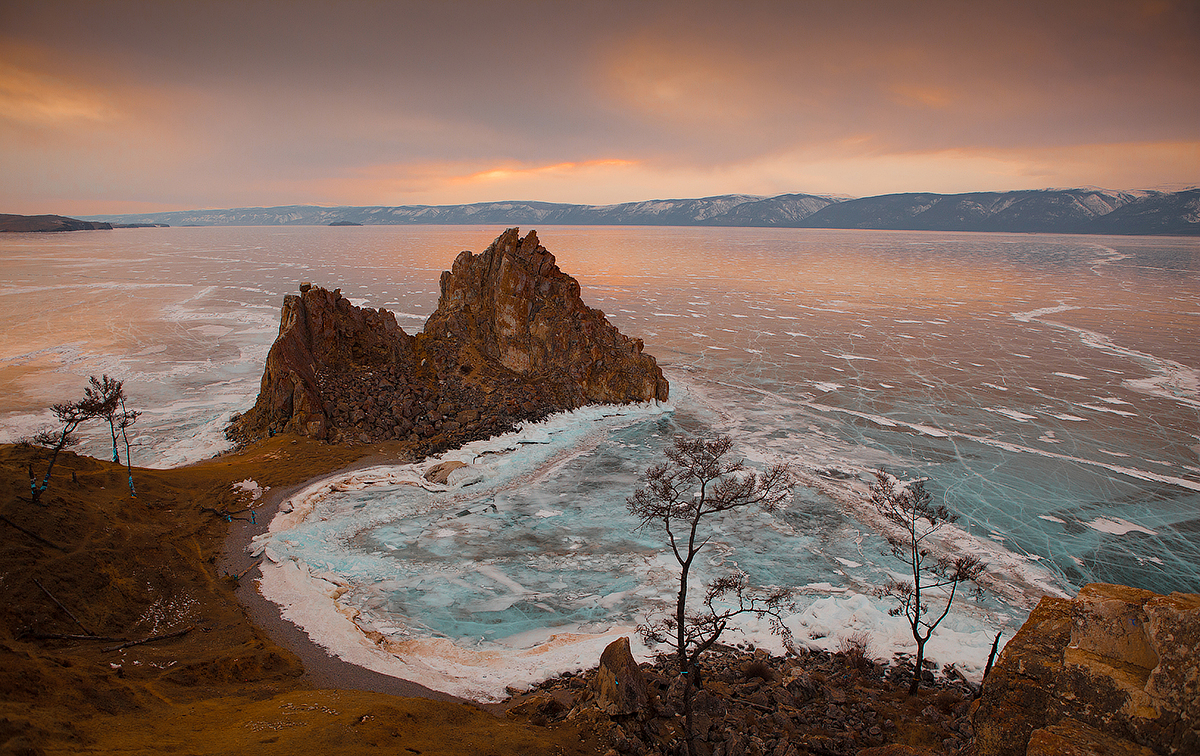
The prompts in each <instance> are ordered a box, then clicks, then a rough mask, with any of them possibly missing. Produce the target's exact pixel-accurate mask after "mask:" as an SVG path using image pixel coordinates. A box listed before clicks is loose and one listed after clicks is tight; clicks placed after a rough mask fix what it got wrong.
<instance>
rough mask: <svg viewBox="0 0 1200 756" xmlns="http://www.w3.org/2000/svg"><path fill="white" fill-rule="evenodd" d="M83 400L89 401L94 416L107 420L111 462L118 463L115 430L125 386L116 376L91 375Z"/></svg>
mask: <svg viewBox="0 0 1200 756" xmlns="http://www.w3.org/2000/svg"><path fill="white" fill-rule="evenodd" d="M84 401H86V402H89V403H90V406H91V407H92V408H93V410H94V412H95V414H96V417H99V418H102V419H103V420H105V421H107V422H108V432H109V435H111V436H112V453H113V458H112V461H113V462H117V463H120V461H121V455H120V454H118V453H117V430H118V425H119V424H120V422H121V419H122V416H123V415H124V403H125V388H124V386H123V385H122V384H121V381H118V380H117V379H116V378H109V377H108V376H107V375H105V376H104V377H103V378H97V377H96V376H94V375H93V376H92V377H91V378H89V379H88V386H87V388H86V389H85V390H84Z"/></svg>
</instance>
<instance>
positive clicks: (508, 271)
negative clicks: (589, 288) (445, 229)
mask: <svg viewBox="0 0 1200 756" xmlns="http://www.w3.org/2000/svg"><path fill="white" fill-rule="evenodd" d="M441 285H442V294H441V299H440V301H439V304H438V309H437V310H436V311H435V312H434V314H433V315H432V316H431V317H430V319H429V322H428V324H427V326H426V330H425V331H424V332H423V333H421V334H418V335H416V336H415V337H414V336H410V335H408V334H407V333H405V332H404V331H403V330H402V329H401V328H400V327H399V326H398V325H397V324H396V320H395V317H394V316H393V315H392V314H391V313H390V312H387V311H386V310H371V309H363V308H358V307H354V306H353V305H351V304H350V303H349V301H347V300H346V299H345V298H343V297H342V296H341V293H340V292H339V291H337V290H335V291H327V290H325V289H322V288H319V287H310V286H309V285H307V284H305V285H304V286H302V287H301V294H300V296H295V295H290V296H288V297H286V298H285V299H284V306H283V311H282V313H281V317H280V328H279V336H278V338H277V339H276V341H275V344H274V345H273V346H272V347H271V350H270V353H269V354H268V356H267V363H266V368H265V370H264V373H263V378H262V383H261V386H260V389H259V396H258V401H257V402H256V403H255V405H254V407H253V408H252V409H251V410H250V411H248V412H247V413H246V414H245V415H243V416H241V417H239V418H235V420H234V422H233V423H232V424H231V426H230V428H229V429H228V431H227V433H228V435H229V436H230V438H232V439H234V440H237V441H241V442H246V441H251V440H255V439H258V438H262V437H263V436H266V435H269V434H271V433H275V432H280V431H288V432H293V433H298V434H301V435H305V436H310V437H313V438H319V439H323V440H329V441H334V442H340V441H355V442H372V441H381V440H388V439H400V440H408V441H410V442H413V443H414V444H416V445H417V448H418V450H419V451H421V452H423V453H429V452H432V451H435V450H440V449H445V448H450V447H452V446H456V445H458V444H461V443H464V442H466V441H469V440H473V439H476V438H485V437H488V436H491V435H495V434H497V433H502V432H504V431H506V430H509V429H510V428H512V427H513V425H514V424H515V423H517V422H519V421H521V420H533V419H540V418H542V417H545V416H546V415H548V414H550V413H552V412H556V411H560V410H566V409H573V408H575V407H579V406H582V405H584V404H590V403H627V402H637V401H648V400H651V399H659V400H665V399H666V398H667V395H668V391H669V389H668V384H667V381H666V380H665V379H664V378H663V377H662V371H661V370H660V369H659V367H658V365H657V364H656V362H655V360H654V358H653V357H651V356H650V355H647V354H644V353H643V352H642V342H641V340H640V339H630V338H628V337H626V336H624V335H622V334H621V333H620V332H619V331H618V330H617V329H616V328H614V327H613V326H612V325H611V324H610V323H609V322H608V321H607V320H606V319H605V317H604V314H603V313H602V312H600V311H599V310H594V309H592V308H589V307H587V306H586V305H584V303H583V301H582V299H581V298H580V296H579V283H578V282H577V281H576V280H575V279H574V278H572V277H571V276H568V275H566V274H565V273H563V272H562V271H561V270H559V269H558V266H557V265H556V264H555V262H554V256H553V255H551V254H550V253H549V252H548V251H546V249H545V248H544V247H542V246H541V245H540V244H539V243H538V241H537V236H536V234H534V233H532V232H531V233H530V234H529V235H528V236H526V237H525V238H524V239H522V238H521V237H520V235H519V233H518V231H517V229H509V230H508V231H505V232H504V233H503V234H501V236H500V237H499V238H498V239H497V240H496V241H495V242H494V243H493V244H492V245H491V246H490V247H488V249H487V250H485V251H484V252H483V253H481V254H480V255H472V254H471V253H470V252H464V253H462V254H461V255H459V257H458V259H457V260H456V261H455V263H454V267H453V270H451V271H447V272H445V273H443V274H442V280H441Z"/></svg>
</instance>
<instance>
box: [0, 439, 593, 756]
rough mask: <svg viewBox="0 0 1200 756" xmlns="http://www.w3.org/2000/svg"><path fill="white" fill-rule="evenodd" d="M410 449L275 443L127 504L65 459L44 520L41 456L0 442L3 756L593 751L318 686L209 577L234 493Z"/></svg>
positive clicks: (95, 471)
mask: <svg viewBox="0 0 1200 756" xmlns="http://www.w3.org/2000/svg"><path fill="white" fill-rule="evenodd" d="M406 453H407V450H406V449H405V448H404V447H402V446H398V445H393V446H379V445H376V446H373V447H361V446H360V447H334V446H329V445H326V444H322V443H319V442H315V441H311V440H309V439H297V438H294V437H291V436H276V437H275V438H272V439H270V440H268V441H265V442H263V443H261V444H259V445H256V446H254V447H251V448H249V449H247V450H245V451H243V452H240V453H238V454H232V455H228V456H225V457H220V458H217V459H214V460H209V461H206V462H204V463H201V464H197V465H193V466H190V467H186V468H180V469H176V470H143V469H136V468H135V470H134V476H135V481H136V484H137V489H138V497H137V498H136V499H135V498H131V497H130V495H129V490H128V488H127V486H126V480H125V469H124V468H123V467H119V466H116V465H113V464H111V463H108V462H103V461H100V460H96V459H92V458H88V457H77V456H75V455H72V454H65V455H63V456H60V458H59V462H58V465H56V467H55V471H54V478H53V480H52V482H51V485H50V488H49V490H48V491H47V492H46V494H45V495H44V496H43V504H44V506H38V505H34V504H32V503H31V502H30V500H29V484H28V470H29V468H30V465H32V467H33V470H34V472H35V473H36V474H37V475H38V476H39V478H40V476H41V475H42V474H43V473H44V471H45V463H46V459H47V456H48V455H47V452H46V451H45V450H42V449H36V448H31V447H23V446H11V445H6V446H0V471H2V472H3V477H2V478H0V518H2V519H0V753H13V754H15V753H34V754H36V753H47V754H54V753H112V752H122V753H159V752H163V751H174V752H179V753H204V754H218V753H230V754H232V753H246V752H249V751H251V750H253V751H254V752H256V753H262V754H272V753H288V754H309V753H311V754H320V755H321V756H328V755H329V754H343V753H345V754H352V753H360V752H367V751H368V750H371V751H374V749H376V748H378V747H380V746H389V747H391V750H392V751H394V752H398V753H405V754H407V753H422V754H468V753H470V754H474V753H479V754H486V753H497V754H510V753H513V754H515V753H529V754H541V753H547V754H549V753H565V754H572V753H578V754H585V753H595V752H596V744H595V743H594V742H593V741H591V740H586V741H582V742H581V739H580V734H579V733H578V732H577V731H575V730H573V729H570V728H569V727H560V728H559V729H550V728H544V727H532V726H529V725H523V724H518V723H516V722H510V721H505V720H502V719H498V718H496V717H495V716H493V715H492V714H489V713H486V712H484V711H481V710H479V709H478V708H475V707H472V706H468V705H466V704H462V703H448V702H439V701H429V700H423V699H413V698H400V697H395V696H388V695H383V694H379V693H367V692H362V691H352V690H342V691H337V690H318V689H315V688H314V686H313V685H312V683H311V682H309V680H308V679H307V677H306V676H305V674H304V668H303V666H302V665H301V663H300V661H299V660H298V658H297V657H296V656H295V655H294V654H293V653H291V652H290V651H289V650H287V649H285V648H283V647H280V646H279V645H277V644H276V643H274V642H273V641H272V640H271V639H270V638H269V637H268V636H267V635H266V634H265V633H264V632H262V631H261V630H260V629H259V628H258V627H256V626H255V625H254V624H253V623H252V622H251V621H250V620H249V619H248V617H247V614H246V611H245V609H244V608H243V607H242V605H241V604H239V603H238V601H237V599H236V597H235V595H234V591H235V590H236V588H237V584H238V580H237V578H236V577H234V576H230V575H224V574H221V572H222V570H221V568H220V567H218V565H219V564H220V563H221V560H220V553H221V550H222V544H223V542H224V539H225V535H226V532H227V528H228V527H229V523H228V522H227V520H226V519H225V517H224V516H222V515H221V514H220V513H229V514H230V515H231V516H232V517H244V516H247V514H248V513H247V512H245V511H244V510H245V508H246V505H247V503H248V502H249V494H247V493H245V492H242V491H240V490H236V489H235V488H234V487H233V483H235V482H237V481H241V480H245V479H246V478H251V479H253V480H255V481H257V482H259V483H260V484H261V485H263V486H269V487H271V488H272V489H274V490H276V491H278V490H282V489H286V488H288V487H291V486H295V485H297V484H299V483H301V482H303V481H304V480H307V479H309V478H312V477H313V476H316V475H319V474H322V473H324V472H329V471H332V470H336V469H339V468H341V467H345V466H347V465H350V464H353V463H354V462H356V461H358V460H360V459H363V458H364V457H366V456H367V455H371V454H374V455H379V454H383V455H386V456H390V457H391V458H397V457H402V456H404V455H405V454H406ZM39 584H40V586H39ZM172 634H177V635H174V636H173V637H164V638H161V639H159V640H154V641H151V642H146V643H141V644H138V645H132V646H128V647H125V648H117V647H118V646H121V645H122V644H123V643H126V642H128V641H138V640H143V639H146V638H150V637H156V636H165V635H172ZM54 636H77V637H54ZM78 636H92V637H90V638H80V637H78Z"/></svg>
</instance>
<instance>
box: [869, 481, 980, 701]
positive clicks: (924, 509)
mask: <svg viewBox="0 0 1200 756" xmlns="http://www.w3.org/2000/svg"><path fill="white" fill-rule="evenodd" d="M875 478H876V481H875V484H874V485H873V486H871V502H872V503H873V504H874V505H875V508H876V509H877V510H878V511H879V513H880V514H881V515H883V516H884V518H885V519H887V520H888V521H889V522H891V523H892V524H894V525H896V526H897V527H898V528H899V531H900V532H899V534H898V535H895V534H893V535H889V536H888V543H889V544H890V545H891V547H892V555H893V556H895V557H896V558H897V559H899V560H900V561H902V562H904V564H905V565H906V566H907V567H908V570H909V574H911V575H912V580H911V581H909V580H892V581H889V582H888V583H886V584H885V585H884V586H883V587H882V588H880V590H879V594H880V595H881V596H891V597H893V598H895V599H896V600H897V601H896V607H895V608H894V609H892V610H891V611H890V612H889V613H890V614H891V615H892V616H893V617H899V616H901V615H903V616H904V617H905V619H907V620H908V624H909V626H910V627H911V628H912V635H913V640H915V641H916V642H917V658H916V665H915V667H914V668H913V680H912V684H911V685H910V686H909V689H908V693H909V695H913V694H915V693H916V692H917V688H918V687H919V686H920V683H921V668H922V665H923V664H924V663H925V644H926V643H927V642H928V641H929V638H930V636H932V635H933V631H934V630H936V629H937V626H938V625H939V624H940V623H941V621H942V620H944V619H945V618H946V615H947V614H949V613H950V605H951V604H952V603H954V597H955V595H956V593H957V591H958V587H959V585H960V584H962V583H965V582H971V583H974V582H975V581H976V579H978V578H979V576H980V575H981V574H983V571H984V569H986V567H987V565H985V564H984V563H983V562H981V561H980V560H979V557H976V556H965V555H964V556H959V557H955V558H953V559H951V558H950V557H947V556H938V555H936V554H934V553H933V551H932V548H931V544H930V542H931V541H932V536H933V535H934V534H935V533H936V532H937V531H938V530H940V529H941V528H943V527H944V526H946V525H949V524H951V523H953V522H955V521H956V520H958V515H956V514H953V513H952V512H951V511H950V510H949V509H947V508H946V506H945V505H944V504H939V505H938V506H936V507H935V506H933V505H932V504H931V503H930V496H929V492H928V491H926V490H925V481H924V480H914V481H908V482H901V481H899V480H897V479H896V478H895V477H894V476H892V475H889V474H888V473H886V472H883V471H882V470H880V471H878V472H876V473H875ZM935 592H936V593H935ZM937 593H940V595H941V598H940V599H938V601H939V603H940V601H945V605H944V606H940V607H939V606H934V611H932V612H931V611H930V603H929V602H930V598H931V594H934V595H937Z"/></svg>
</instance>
